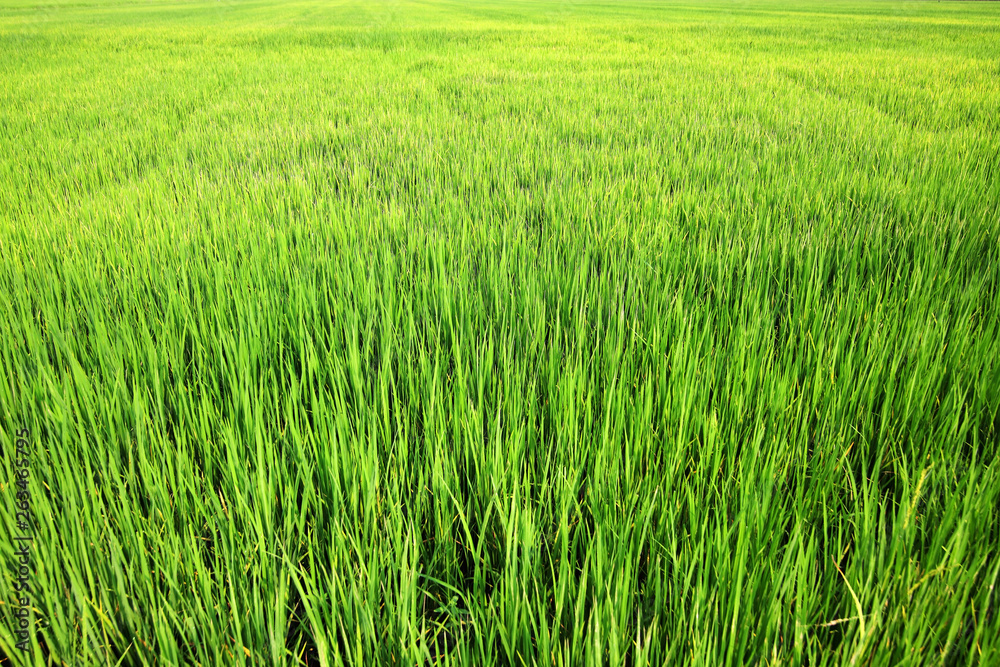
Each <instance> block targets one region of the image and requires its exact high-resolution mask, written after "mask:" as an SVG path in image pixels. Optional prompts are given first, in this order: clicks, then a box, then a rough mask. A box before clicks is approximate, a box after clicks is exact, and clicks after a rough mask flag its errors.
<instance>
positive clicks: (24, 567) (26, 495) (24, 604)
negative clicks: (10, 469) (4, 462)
mask: <svg viewBox="0 0 1000 667" xmlns="http://www.w3.org/2000/svg"><path fill="white" fill-rule="evenodd" d="M15 435H16V436H17V440H16V442H15V445H16V449H15V454H14V489H15V491H16V494H15V498H16V502H15V509H16V512H15V515H14V534H13V539H14V567H15V570H16V573H17V576H16V577H15V578H14V591H15V596H14V598H15V600H16V602H17V604H15V605H14V608H13V619H14V632H15V635H16V637H17V642H16V644H15V645H16V646H17V648H18V649H20V650H22V651H25V652H27V651H29V650H30V649H29V644H28V638H29V637H30V636H31V634H30V627H31V544H32V540H33V539H34V534H33V533H32V530H31V522H32V514H31V488H30V486H31V485H30V480H31V458H30V456H29V445H30V437H31V431H29V430H28V429H26V428H22V429H20V430H18V431H17V433H16V434H15Z"/></svg>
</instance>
